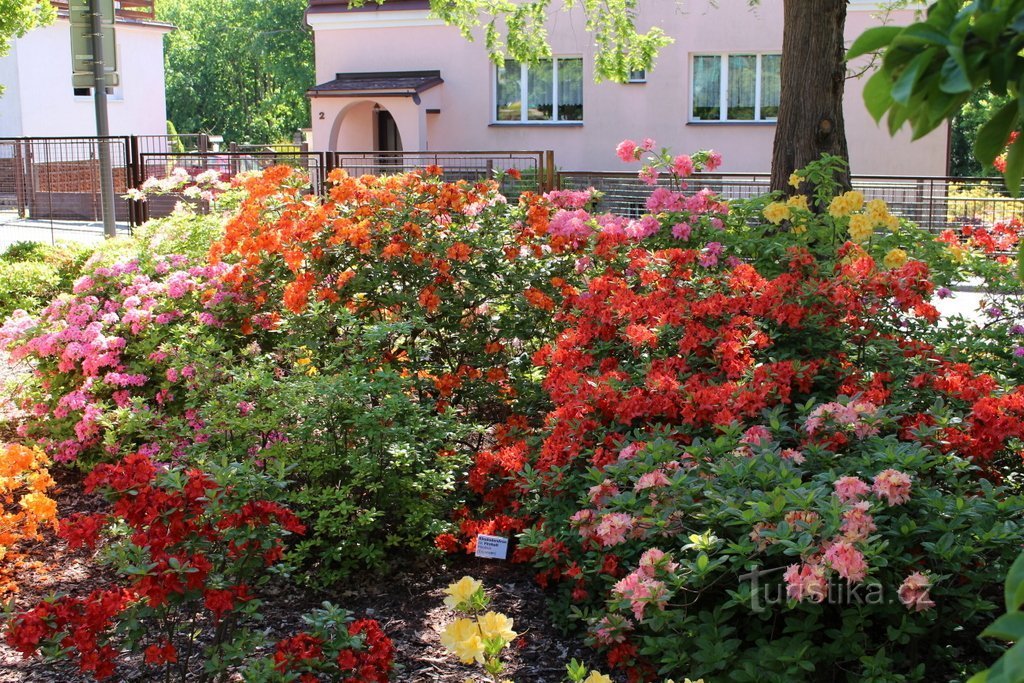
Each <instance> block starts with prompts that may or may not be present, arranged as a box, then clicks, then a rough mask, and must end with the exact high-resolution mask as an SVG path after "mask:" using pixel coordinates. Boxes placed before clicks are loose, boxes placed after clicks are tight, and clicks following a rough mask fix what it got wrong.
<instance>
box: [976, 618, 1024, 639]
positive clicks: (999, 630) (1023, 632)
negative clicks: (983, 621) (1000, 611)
mask: <svg viewBox="0 0 1024 683" xmlns="http://www.w3.org/2000/svg"><path fill="white" fill-rule="evenodd" d="M981 635H982V636H984V637H986V638H998V639H999V640H1007V641H1009V642H1011V643H1016V642H1019V641H1021V640H1024V612H1010V613H1009V614H1004V615H1003V616H1001V617H999V618H998V619H996V620H995V621H994V622H992V623H991V624H990V625H989V627H988V628H986V629H985V630H984V631H982V632H981Z"/></svg>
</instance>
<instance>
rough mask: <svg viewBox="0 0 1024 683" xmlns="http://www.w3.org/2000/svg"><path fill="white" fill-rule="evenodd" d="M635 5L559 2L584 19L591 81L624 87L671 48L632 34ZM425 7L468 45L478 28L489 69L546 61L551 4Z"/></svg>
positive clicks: (500, 0)
mask: <svg viewBox="0 0 1024 683" xmlns="http://www.w3.org/2000/svg"><path fill="white" fill-rule="evenodd" d="M378 2H383V0H378ZM350 4H351V5H352V6H353V7H360V6H362V5H364V4H366V0H354V1H353V2H351V3H350ZM639 4H640V3H639V1H638V0H563V2H562V8H563V9H564V10H566V11H569V10H573V9H582V11H583V13H584V15H585V16H586V30H587V31H589V32H590V33H591V35H592V37H593V41H594V46H595V47H596V48H597V49H596V51H595V57H594V75H595V77H596V78H598V79H605V78H606V79H611V80H615V81H619V82H625V81H627V80H629V72H630V71H632V70H635V69H650V68H651V67H652V66H653V65H654V58H655V57H656V56H657V53H658V51H659V50H660V49H661V48H663V47H665V46H666V45H669V44H670V43H672V42H673V41H672V38H670V37H668V36H667V35H665V32H664V31H662V30H661V29H660V28H659V27H657V26H653V27H651V28H649V29H647V31H646V32H641V31H639V30H638V29H637V22H636V15H637V7H638V5H639ZM430 7H431V9H432V10H433V12H434V14H436V15H437V16H438V17H440V18H441V19H443V20H444V21H445V22H447V23H449V24H451V25H453V26H455V27H457V28H458V29H459V31H461V32H462V35H463V36H464V37H465V38H466V39H468V40H472V39H473V37H474V36H473V34H474V31H475V30H476V29H478V28H480V27H481V26H482V27H483V33H484V43H485V44H486V45H487V51H488V52H489V53H490V55H491V58H492V59H493V60H494V61H495V63H501V61H502V60H503V59H505V57H506V56H508V57H511V58H512V59H516V60H518V61H520V62H525V63H527V64H535V63H536V62H537V61H538V60H540V59H544V58H547V57H550V56H551V45H550V44H549V43H548V33H547V28H546V24H547V19H548V14H549V13H550V11H551V0H528V1H527V2H513V1H512V0H451V1H449V0H445V1H442V0H431V3H430ZM502 23H504V30H502Z"/></svg>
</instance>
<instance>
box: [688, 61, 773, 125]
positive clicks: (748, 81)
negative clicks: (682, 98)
mask: <svg viewBox="0 0 1024 683" xmlns="http://www.w3.org/2000/svg"><path fill="white" fill-rule="evenodd" d="M781 64H782V55H779V54H740V55H694V57H693V72H692V73H693V81H692V88H693V91H692V100H691V102H692V104H691V107H690V120H692V121H774V120H775V119H776V118H778V116H779V92H780V90H781V85H782V78H781V71H780V67H781Z"/></svg>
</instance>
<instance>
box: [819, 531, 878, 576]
mask: <svg viewBox="0 0 1024 683" xmlns="http://www.w3.org/2000/svg"><path fill="white" fill-rule="evenodd" d="M825 562H827V563H828V565H829V566H830V567H832V569H834V570H836V572H837V573H838V574H839V576H841V577H843V578H844V579H846V580H847V581H849V582H850V583H858V582H860V581H863V580H864V577H865V576H867V572H868V564H867V562H865V561H864V555H863V554H861V552H860V551H859V550H857V549H856V548H855V547H853V544H852V543H850V542H849V541H845V540H840V541H835V542H834V543H832V545H830V546H829V547H828V549H827V550H826V551H825Z"/></svg>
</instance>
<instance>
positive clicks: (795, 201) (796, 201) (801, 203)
mask: <svg viewBox="0 0 1024 683" xmlns="http://www.w3.org/2000/svg"><path fill="white" fill-rule="evenodd" d="M786 204H788V205H789V206H791V207H793V208H794V209H802V210H804V211H810V208H809V207H808V206H807V195H805V194H795V195H793V196H792V197H790V198H789V199H787V200H786Z"/></svg>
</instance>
